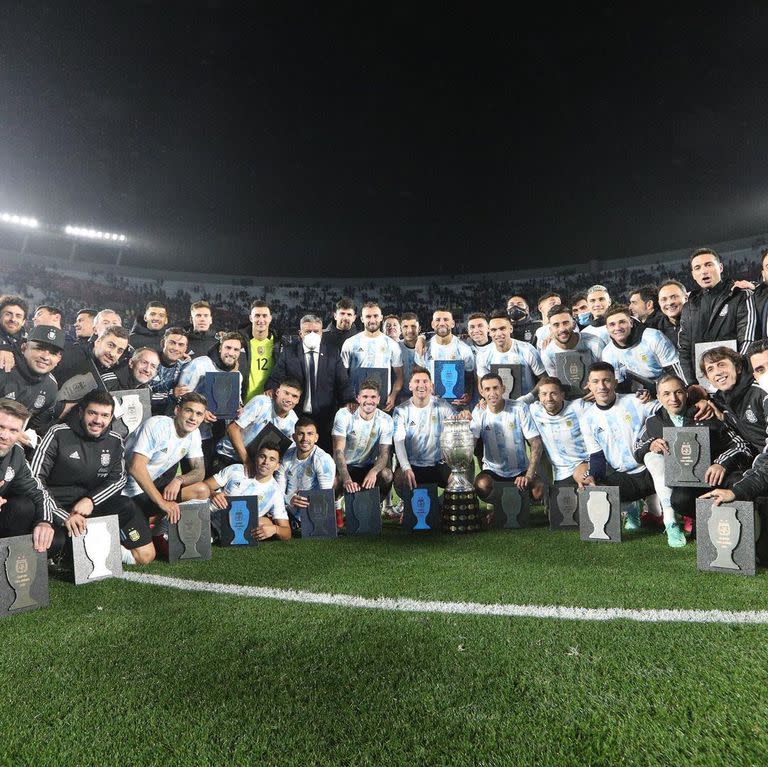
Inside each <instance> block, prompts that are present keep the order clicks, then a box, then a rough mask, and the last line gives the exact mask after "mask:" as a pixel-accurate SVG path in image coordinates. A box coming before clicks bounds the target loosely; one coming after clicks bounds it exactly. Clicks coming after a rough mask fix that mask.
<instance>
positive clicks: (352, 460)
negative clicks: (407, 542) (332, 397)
mask: <svg viewBox="0 0 768 767" xmlns="http://www.w3.org/2000/svg"><path fill="white" fill-rule="evenodd" d="M380 400H381V393H380V391H379V383H378V381H373V380H370V381H363V382H362V383H361V384H360V391H359V392H358V394H357V404H358V408H357V410H356V411H355V412H354V413H351V412H350V411H349V409H348V408H346V407H344V408H341V410H339V412H338V413H336V418H335V419H334V421H333V432H332V435H333V458H334V460H335V462H336V471H337V476H336V494H337V496H340V495H341V493H342V492H347V493H356V492H358V491H359V490H372V489H373V488H374V487H378V488H379V491H380V494H381V497H382V498H388V497H389V491H390V489H391V488H392V469H390V468H389V459H390V456H391V454H392V432H393V430H394V425H393V422H392V416H390V415H388V414H387V413H385V412H383V411H382V410H379V409H378V406H379V402H380Z"/></svg>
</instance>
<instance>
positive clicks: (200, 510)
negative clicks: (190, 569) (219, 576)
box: [168, 501, 211, 562]
mask: <svg viewBox="0 0 768 767" xmlns="http://www.w3.org/2000/svg"><path fill="white" fill-rule="evenodd" d="M179 509H180V511H181V517H179V521H178V522H177V523H176V524H175V525H168V561H169V562H191V561H195V562H201V561H203V560H205V559H210V558H211V512H210V508H209V505H208V501H185V502H184V503H180V504H179Z"/></svg>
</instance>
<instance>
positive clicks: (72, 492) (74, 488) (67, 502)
mask: <svg viewBox="0 0 768 767" xmlns="http://www.w3.org/2000/svg"><path fill="white" fill-rule="evenodd" d="M114 409H115V402H114V400H113V399H112V395H111V394H109V392H106V391H103V390H101V389H94V391H92V392H89V393H88V394H86V395H85V397H83V399H82V400H80V403H79V405H78V407H77V409H76V410H75V411H74V412H72V413H70V415H69V416H68V417H67V420H66V422H65V423H61V424H57V425H56V426H54V427H53V428H52V429H50V430H49V431H48V433H47V434H46V435H45V437H43V439H42V441H41V442H40V444H39V445H38V447H37V450H36V451H35V454H34V456H33V457H32V464H31V466H32V473H33V474H34V475H35V476H36V477H37V479H38V480H39V481H40V482H41V483H42V485H43V486H44V487H45V488H46V489H47V490H48V492H49V493H50V494H51V496H52V497H53V498H54V500H55V501H56V504H57V505H58V506H59V507H60V508H61V509H65V511H59V510H56V511H54V520H55V522H56V524H57V525H61V526H63V527H64V528H66V530H67V533H68V534H69V535H75V536H79V535H83V534H84V533H85V531H86V528H87V519H88V518H89V517H100V516H105V515H107V514H117V517H118V522H119V525H120V542H121V543H122V545H123V549H124V552H125V556H124V558H125V559H126V561H128V562H129V563H131V564H134V563H135V564H146V563H148V562H151V561H152V560H153V559H154V558H155V547H154V546H153V545H152V534H151V532H150V529H149V523H148V522H147V519H146V517H145V516H144V515H143V514H142V513H141V511H140V510H139V508H138V506H136V504H135V503H133V501H132V500H131V499H130V498H126V497H125V496H123V495H120V491H121V490H122V489H123V487H124V486H125V483H126V474H125V461H124V450H123V440H122V438H121V437H120V435H119V434H118V433H117V432H115V431H112V430H111V427H112V415H113V413H114Z"/></svg>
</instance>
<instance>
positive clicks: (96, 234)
mask: <svg viewBox="0 0 768 767" xmlns="http://www.w3.org/2000/svg"><path fill="white" fill-rule="evenodd" d="M64 234H68V235H69V236H70V237H83V238H85V239H87V240H105V241H109V242H126V241H127V240H128V238H127V237H126V236H125V235H124V234H117V233H115V232H105V231H104V230H103V229H92V228H91V227H87V226H74V225H73V224H67V225H66V226H65V227H64Z"/></svg>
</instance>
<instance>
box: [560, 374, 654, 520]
mask: <svg viewBox="0 0 768 767" xmlns="http://www.w3.org/2000/svg"><path fill="white" fill-rule="evenodd" d="M587 386H588V387H589V390H590V392H591V393H592V395H593V397H594V400H595V404H594V405H589V406H588V407H587V408H586V409H585V410H584V414H583V415H582V417H581V421H580V424H581V433H582V434H583V436H584V444H585V445H586V448H587V453H588V454H589V460H588V461H587V462H586V463H584V464H582V465H581V466H579V467H578V468H577V469H576V471H575V472H574V475H573V478H574V479H575V480H576V482H577V483H578V484H579V486H584V485H600V484H605V485H616V486H617V487H618V488H619V494H620V497H621V504H622V509H623V511H625V512H626V516H625V520H624V529H625V530H627V531H628V532H632V531H635V530H639V529H640V512H639V510H638V508H637V506H636V505H635V504H634V501H638V500H641V499H643V498H645V499H646V501H647V503H648V508H649V511H650V512H651V514H652V515H653V516H656V517H658V518H659V521H661V508H660V507H659V503H658V499H657V497H656V488H655V487H654V484H653V478H652V477H651V475H650V473H649V471H648V469H647V468H646V467H645V466H644V465H643V464H641V463H639V462H638V461H637V459H636V458H635V456H634V453H633V452H632V449H633V447H634V444H635V442H636V441H637V439H638V438H639V436H640V433H641V432H642V430H643V426H644V424H645V421H646V419H647V418H648V417H649V416H651V415H653V414H654V413H655V412H656V410H657V409H658V408H659V407H660V405H659V403H658V402H657V401H655V400H654V401H652V402H648V403H643V402H642V400H641V399H640V398H639V397H636V396H635V395H634V394H617V393H616V386H617V384H616V373H615V372H614V369H613V366H612V365H611V364H609V363H608V362H596V363H595V364H594V365H592V366H591V367H590V368H589V376H588V378H587Z"/></svg>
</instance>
